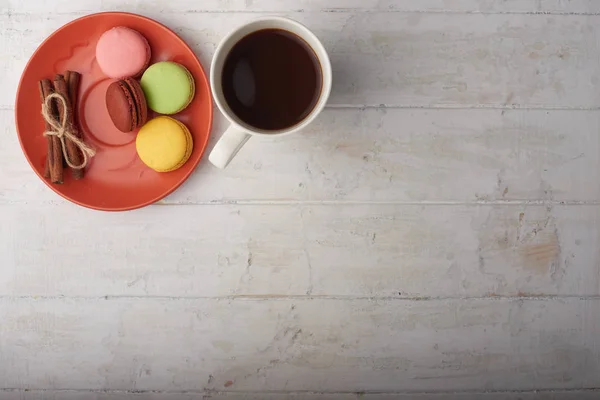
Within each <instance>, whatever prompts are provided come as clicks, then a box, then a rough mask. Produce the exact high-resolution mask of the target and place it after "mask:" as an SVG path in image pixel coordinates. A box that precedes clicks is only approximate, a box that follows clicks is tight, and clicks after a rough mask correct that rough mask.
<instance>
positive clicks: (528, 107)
mask: <svg viewBox="0 0 600 400" xmlns="http://www.w3.org/2000/svg"><path fill="white" fill-rule="evenodd" d="M325 108H326V109H338V110H345V109H348V110H371V109H375V110H388V109H389V110H499V111H512V110H518V111H599V110H600V107H598V106H590V107H580V106H574V107H569V106H552V105H541V106H534V105H527V104H523V105H519V104H507V105H502V104H467V105H463V104H433V105H428V104H394V103H389V104H386V103H381V104H327V105H326V106H325ZM0 111H8V112H14V111H15V108H14V106H9V105H4V106H0Z"/></svg>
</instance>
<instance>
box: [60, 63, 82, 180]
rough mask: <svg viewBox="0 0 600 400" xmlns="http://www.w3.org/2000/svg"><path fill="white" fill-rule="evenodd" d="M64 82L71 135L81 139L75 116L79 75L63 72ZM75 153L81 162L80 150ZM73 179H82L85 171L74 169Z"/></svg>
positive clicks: (77, 73) (73, 72) (72, 72)
mask: <svg viewBox="0 0 600 400" xmlns="http://www.w3.org/2000/svg"><path fill="white" fill-rule="evenodd" d="M65 81H66V82H67V88H68V90H69V100H70V101H71V110H72V113H71V115H72V124H73V128H74V130H73V133H74V134H75V136H77V137H78V138H79V139H81V138H82V134H81V129H80V126H79V120H78V118H77V117H78V116H77V95H78V93H79V84H80V82H81V74H80V73H79V72H75V71H67V72H65ZM76 151H77V152H78V153H79V157H80V161H81V160H83V154H81V150H80V149H79V148H76ZM72 174H73V178H75V179H77V180H79V179H82V178H83V177H84V175H85V169H83V168H82V169H74V170H73V171H72Z"/></svg>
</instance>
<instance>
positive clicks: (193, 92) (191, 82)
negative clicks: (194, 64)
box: [175, 65, 196, 114]
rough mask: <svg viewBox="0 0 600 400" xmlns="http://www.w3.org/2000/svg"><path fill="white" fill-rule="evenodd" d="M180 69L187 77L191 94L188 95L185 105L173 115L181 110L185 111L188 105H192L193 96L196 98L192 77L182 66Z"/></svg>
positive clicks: (194, 82) (194, 83)
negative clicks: (183, 70)
mask: <svg viewBox="0 0 600 400" xmlns="http://www.w3.org/2000/svg"><path fill="white" fill-rule="evenodd" d="M181 67H182V68H184V69H185V72H186V73H187V76H188V78H189V80H190V91H191V94H190V97H189V99H188V101H187V103H186V104H185V105H184V106H183V107H181V108H180V109H179V110H177V112H176V113H175V114H177V113H179V112H182V111H183V110H185V109H186V108H188V107H189V105H190V104H192V101H194V96H196V81H195V80H194V76H193V75H192V73H191V72H190V71H189V70H188V69H187V68H186V67H184V66H183V65H182V66H181Z"/></svg>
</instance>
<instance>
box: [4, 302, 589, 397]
mask: <svg viewBox="0 0 600 400" xmlns="http://www.w3.org/2000/svg"><path fill="white" fill-rule="evenodd" d="M58 308H59V309H60V310H61V312H60V313H59V314H57V313H56V310H57V309H58ZM599 317H600V302H599V301H598V300H593V301H592V300H579V299H568V300H557V301H551V302H545V301H528V302H522V301H520V300H514V301H506V300H493V299H492V300H474V301H473V300H471V301H454V300H453V301H430V302H414V303H411V304H404V305H400V304H398V303H397V302H394V301H369V300H355V301H336V300H328V301H310V300H309V301H298V300H284V301H252V300H238V301H219V300H152V299H145V300H143V301H137V300H125V299H118V300H102V299H99V300H76V299H55V300H44V299H39V300H34V299H32V300H10V299H3V300H0V318H1V319H2V324H1V325H0V334H1V335H2V344H3V351H2V352H1V353H0V361H1V362H0V386H2V387H11V388H23V387H27V388H30V389H40V388H46V389H102V388H105V387H110V388H112V389H118V390H124V389H126V390H163V391H169V390H175V391H185V390H206V389H215V390H230V391H236V390H241V391H254V390H262V391H267V392H268V391H294V390H305V389H306V388H311V389H312V390H315V391H333V392H339V391H344V392H363V391H365V392H369V391H383V392H389V391H408V392H409V391H423V390H426V391H435V390H447V391H451V390H458V389H461V390H467V389H471V390H494V389H497V388H504V389H513V390H514V389H516V390H532V389H538V388H544V389H552V388H580V387H594V386H597V385H598V383H599V382H598V377H599V376H600V374H599V373H600V363H599V361H598V360H599V359H600V357H599V356H600V354H599V353H598V351H599V349H598V346H597V335H596V332H598V330H599V329H600V326H599V324H600V318H599ZM423 354H427V355H428V356H427V357H423ZM33 360H35V362H34V361H33ZM48 365H51V366H52V368H48V367H47V366H48ZM515 365H518V368H515ZM24 378H26V381H25V382H26V383H24Z"/></svg>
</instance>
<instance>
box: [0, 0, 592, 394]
mask: <svg viewBox="0 0 600 400" xmlns="http://www.w3.org/2000/svg"><path fill="white" fill-rule="evenodd" d="M56 10H60V11H59V12H57V11H56ZM109 10H120V11H129V12H137V13H141V14H143V15H147V16H149V17H151V18H155V19H157V20H159V21H160V22H163V23H165V24H166V25H168V26H170V27H171V28H173V29H174V30H175V31H176V32H177V33H178V34H179V35H181V37H183V38H184V39H185V40H186V41H187V42H188V43H189V44H190V45H191V46H192V48H193V49H194V51H195V52H196V53H197V54H198V56H199V58H200V60H201V62H202V64H203V65H204V66H205V67H207V66H208V65H209V63H210V60H211V57H212V54H213V53H214V50H215V47H216V45H217V43H218V42H219V41H220V40H221V38H222V37H223V36H224V35H225V34H226V33H227V32H228V31H230V30H231V29H233V28H234V27H237V26H238V25H240V24H243V23H245V22H247V21H249V20H251V19H253V18H256V17H258V16H261V15H265V14H278V15H286V16H289V17H291V18H294V19H297V20H299V21H300V22H303V23H305V24H306V25H307V26H308V27H309V28H311V29H313V30H314V31H315V32H316V33H317V35H318V36H319V37H320V38H321V39H322V40H323V42H324V44H325V46H326V47H327V49H328V51H329V52H330V55H331V59H332V63H333V67H334V74H335V79H334V81H335V86H334V90H333V93H332V97H331V102H330V104H329V106H328V108H327V109H326V111H325V112H324V113H323V114H322V116H321V117H320V118H319V119H318V120H317V121H316V122H315V124H314V125H313V126H311V127H310V129H308V130H306V131H305V132H303V133H302V134H299V135H296V136H291V137H289V138H283V139H281V140H279V139H278V140H261V139H253V140H252V141H250V142H249V143H248V145H247V146H246V147H245V148H244V150H243V151H242V152H241V153H240V154H239V156H238V157H237V158H236V160H235V161H234V162H233V163H232V164H231V165H230V167H229V168H228V169H227V170H225V171H216V170H215V169H213V168H211V167H210V166H209V165H208V164H207V163H206V161H203V163H202V164H201V165H200V166H199V168H198V169H197V171H196V172H195V174H194V175H193V176H192V178H191V179H190V180H189V181H188V182H187V183H186V184H185V185H184V186H183V187H182V188H181V189H180V190H178V191H177V192H176V193H174V194H173V195H171V196H169V197H168V198H167V199H165V200H164V201H162V202H161V203H160V205H156V206H152V207H148V208H145V209H143V210H138V211H134V212H128V213H117V214H106V213H99V212H93V211H89V210H85V209H81V208H78V207H76V206H74V205H71V204H68V203H66V202H65V201H63V200H62V199H60V198H59V197H58V196H56V195H55V194H54V193H52V192H51V191H50V190H48V189H47V188H46V187H45V186H44V184H43V183H42V182H41V181H40V180H39V179H38V178H37V177H36V176H35V175H34V174H33V173H32V171H31V169H30V167H29V166H28V164H27V162H26V161H25V159H24V157H23V155H22V154H21V152H20V150H19V145H18V140H17V137H16V135H15V133H14V120H13V112H14V94H15V92H16V88H17V85H18V80H19V77H20V75H21V71H22V70H23V68H24V67H25V64H26V62H27V60H28V59H29V57H30V55H31V54H32V53H33V51H34V50H35V48H36V47H37V46H38V45H39V44H40V43H41V42H42V40H43V39H44V38H45V37H47V36H48V35H49V34H51V33H52V32H53V31H54V30H56V29H57V28H59V27H60V26H61V25H63V24H65V23H68V22H70V21H71V20H73V19H75V18H77V17H79V16H83V15H85V14H88V13H92V12H98V11H109ZM599 34H600V2H598V1H596V0H542V1H540V0H452V1H448V0H420V1H414V0H224V1H221V0H206V1H202V2H199V1H196V0H154V1H141V0H103V1H101V2H98V1H92V0H80V1H77V2H73V1H70V2H69V1H65V0H51V1H45V2H41V1H17V0H6V1H3V2H1V4H0V37H1V39H0V55H1V56H0V84H1V85H2V88H3V90H2V91H0V130H1V133H2V138H3V141H2V146H0V399H9V400H16V399H20V400H40V399H52V400H58V399H60V400H75V399H83V400H92V399H93V400H113V399H127V400H142V399H143V400H159V399H161V400H162V399H165V400H175V399H177V400H179V399H183V400H192V399H194V400H196V399H206V398H210V399H217V400H225V399H233V400H241V399H251V400H259V399H260V400H263V399H264V400H275V399H293V400H300V399H311V400H312V399H315V400H316V399H325V400H333V399H342V400H350V399H356V400H359V399H360V400H362V399H366V400H394V399H399V400H408V399H416V400H459V399H460V400H475V399H480V398H481V399H484V400H500V399H510V400H517V399H519V400H534V399H535V400H538V399H542V400H559V399H560V400H563V399H569V400H571V399H573V400H574V399H577V400H591V399H595V398H597V397H598V396H599V393H598V391H597V389H594V388H598V387H600V378H599V377H600V361H599V360H600V354H599V347H598V339H597V338H598V335H599V334H600V249H599V248H598V243H599V239H600V237H599V236H600V233H599V229H600V183H599V182H600V181H599V180H598V179H597V175H598V171H599V170H600V161H599V155H598V154H600V141H599V140H598V131H599V130H600V126H599V125H600V118H599V116H600V114H599V113H600V111H599V110H600V94H599V92H598V90H597V86H598V83H599V82H600V72H599V71H600V70H599V69H598V54H599V52H600V49H599V47H598V37H599ZM226 125H227V124H226V123H225V121H224V120H223V118H222V117H220V116H218V113H217V117H216V119H215V128H214V131H213V136H212V138H211V145H212V144H214V143H215V141H216V139H217V138H218V137H219V135H220V133H221V132H223V131H224V129H225V128H226ZM40 128H41V127H40ZM55 226H59V227H60V232H59V233H58V234H57V233H56V231H55V230H52V229H50V227H55Z"/></svg>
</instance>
